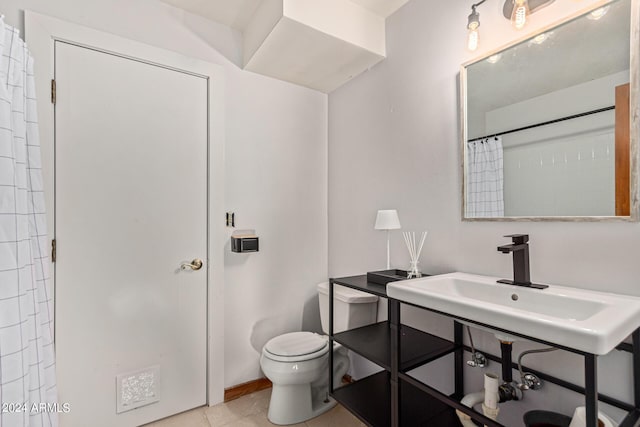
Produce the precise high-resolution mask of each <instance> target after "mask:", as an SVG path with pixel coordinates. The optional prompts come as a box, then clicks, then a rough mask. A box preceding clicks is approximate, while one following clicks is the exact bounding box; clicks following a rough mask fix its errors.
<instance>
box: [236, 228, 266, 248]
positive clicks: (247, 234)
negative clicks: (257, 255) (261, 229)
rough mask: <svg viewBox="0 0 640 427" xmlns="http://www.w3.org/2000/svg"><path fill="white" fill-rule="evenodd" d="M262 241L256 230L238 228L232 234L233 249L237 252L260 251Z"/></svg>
mask: <svg viewBox="0 0 640 427" xmlns="http://www.w3.org/2000/svg"><path fill="white" fill-rule="evenodd" d="M259 250H260V241H259V238H258V236H257V235H256V231H255V230H236V231H234V232H233V234H232V235H231V251H232V252H237V253H245V252H258V251H259Z"/></svg>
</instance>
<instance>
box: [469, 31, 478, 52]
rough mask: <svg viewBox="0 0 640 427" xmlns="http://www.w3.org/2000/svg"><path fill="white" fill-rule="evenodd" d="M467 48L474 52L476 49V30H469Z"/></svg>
mask: <svg viewBox="0 0 640 427" xmlns="http://www.w3.org/2000/svg"><path fill="white" fill-rule="evenodd" d="M467 48H468V49H469V50H470V51H472V52H473V51H474V50H476V49H477V48H478V29H477V28H475V29H469V35H468V37H467Z"/></svg>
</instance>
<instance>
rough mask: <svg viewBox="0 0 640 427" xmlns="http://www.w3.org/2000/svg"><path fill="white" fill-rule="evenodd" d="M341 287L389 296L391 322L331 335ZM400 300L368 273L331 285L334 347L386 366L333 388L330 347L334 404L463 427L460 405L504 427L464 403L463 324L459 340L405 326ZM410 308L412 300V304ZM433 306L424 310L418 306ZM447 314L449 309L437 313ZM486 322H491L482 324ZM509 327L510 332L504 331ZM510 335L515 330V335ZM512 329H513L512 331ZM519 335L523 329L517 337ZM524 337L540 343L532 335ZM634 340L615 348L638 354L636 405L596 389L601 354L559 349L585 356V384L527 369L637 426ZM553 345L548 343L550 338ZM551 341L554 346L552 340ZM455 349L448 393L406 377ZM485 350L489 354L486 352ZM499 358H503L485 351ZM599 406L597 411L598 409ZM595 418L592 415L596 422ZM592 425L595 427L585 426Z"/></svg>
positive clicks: (388, 419) (381, 418)
mask: <svg viewBox="0 0 640 427" xmlns="http://www.w3.org/2000/svg"><path fill="white" fill-rule="evenodd" d="M335 285H341V286H346V287H349V288H353V289H357V290H360V291H363V292H367V293H370V294H373V295H377V296H378V297H382V298H386V299H387V300H388V320H387V321H384V322H378V323H375V324H372V325H367V326H363V327H360V328H355V329H351V330H348V331H343V332H340V333H337V334H334V330H333V312H334V310H333V303H334V301H333V294H334V286H335ZM401 304H406V303H401V302H400V301H398V300H395V299H393V298H389V297H388V295H387V291H386V286H385V285H380V284H377V283H373V282H368V281H367V276H366V275H361V276H351V277H343V278H339V279H331V280H330V284H329V344H330V347H329V348H333V342H334V341H336V342H338V343H340V344H342V345H343V346H344V347H346V348H348V349H349V350H352V351H354V352H355V353H357V354H359V355H361V356H363V357H364V358H366V359H368V360H370V361H372V362H373V363H375V364H377V365H379V366H380V367H381V368H382V369H383V370H382V371H381V372H378V373H375V374H373V375H370V376H368V377H366V378H363V379H361V380H358V381H356V382H354V383H351V384H347V385H344V386H342V387H339V388H335V387H334V386H335V384H333V352H329V366H330V370H329V393H330V395H331V397H333V398H334V399H335V400H336V401H338V402H339V403H341V404H342V405H343V406H344V407H345V408H347V409H348V410H349V411H351V412H352V413H353V414H354V415H355V416H357V417H358V418H359V419H360V420H361V421H362V422H364V423H365V424H367V425H369V426H374V427H389V426H390V427H410V426H434V427H436V426H437V427H450V426H451V427H453V426H456V427H459V426H461V424H460V421H459V420H458V417H457V415H456V414H455V410H456V409H458V410H460V411H462V412H464V413H466V414H468V415H469V416H471V417H472V418H473V419H474V420H475V421H478V422H479V423H482V424H483V425H485V426H489V427H505V426H503V425H502V424H500V423H498V422H496V421H494V420H492V419H490V418H487V417H486V416H484V415H483V414H482V413H479V412H477V411H475V410H473V409H471V408H468V407H466V406H464V405H462V404H461V403H460V400H461V399H462V397H463V396H464V394H465V392H464V385H463V379H464V377H463V372H464V360H463V355H464V351H466V350H468V348H467V347H466V346H465V345H464V343H463V339H462V336H463V325H462V324H461V323H460V322H458V321H457V319H456V318H455V317H453V316H449V317H453V319H454V322H453V324H454V340H453V342H452V341H449V340H445V339H443V338H440V337H437V336H435V335H431V334H429V333H426V332H423V331H420V330H417V329H414V328H411V327H409V326H407V325H403V324H402V322H401V318H400V305H401ZM409 305H410V304H409ZM419 308H422V309H425V310H428V309H426V308H424V307H419ZM440 314H444V315H447V314H446V313H440ZM482 326H488V327H491V326H490V325H482ZM504 332H509V331H504ZM510 333H511V332H510ZM511 334H513V333H511ZM515 335H518V334H515ZM519 336H522V337H523V338H525V339H528V340H531V341H536V342H541V341H540V340H537V339H535V338H531V337H526V336H523V335H519ZM632 337H633V344H627V343H623V344H620V345H619V346H618V347H617V349H618V350H621V351H628V352H630V353H632V354H633V370H634V372H633V374H634V377H633V378H634V403H633V404H629V403H625V402H621V401H619V400H617V399H615V398H611V397H609V396H606V395H602V394H598V392H597V356H596V355H593V354H586V353H583V352H579V351H576V350H572V349H568V348H564V347H561V346H560V347H559V346H558V345H555V346H556V347H559V348H561V349H563V350H567V351H571V352H574V353H577V354H580V355H583V356H584V358H585V387H582V386H578V385H575V384H571V383H569V382H567V381H564V380H562V379H559V378H555V377H553V376H551V375H547V374H545V373H542V372H538V371H535V370H533V369H530V368H526V367H523V369H525V370H526V371H529V372H533V373H535V374H536V375H538V376H539V377H540V378H541V379H543V380H545V381H548V382H551V383H554V384H557V385H560V386H562V387H565V388H568V389H570V390H573V391H576V392H578V393H583V394H584V395H585V404H586V406H587V410H588V412H590V413H595V412H597V402H598V400H600V401H602V402H606V403H608V404H611V405H613V406H616V407H618V408H621V409H624V410H625V411H627V412H628V415H627V416H626V418H625V419H624V420H623V421H622V423H621V424H620V427H635V426H636V425H637V424H638V422H639V421H640V329H638V330H636V331H635V332H634V333H633V336H632ZM545 344H549V343H545ZM551 345H554V344H551ZM451 353H453V354H454V358H455V362H454V366H455V368H454V390H455V392H454V393H453V394H452V395H445V394H443V393H441V392H440V391H438V390H436V389H434V388H433V387H430V386H429V385H427V384H425V383H424V382H422V381H420V380H417V379H416V378H414V377H412V376H410V375H408V374H407V372H408V371H410V370H412V369H415V368H417V367H419V366H421V365H424V364H426V363H429V362H432V361H434V360H436V359H438V358H440V357H443V356H445V355H448V354H451ZM485 355H486V354H485ZM486 356H487V357H488V358H489V359H492V360H494V361H497V362H500V358H499V357H497V356H493V355H486ZM594 411H595V412H594ZM594 421H595V420H594ZM587 427H591V426H587Z"/></svg>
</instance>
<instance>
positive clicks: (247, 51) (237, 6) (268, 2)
mask: <svg viewBox="0 0 640 427" xmlns="http://www.w3.org/2000/svg"><path fill="white" fill-rule="evenodd" d="M161 1H163V2H164V3H167V4H170V5H173V6H176V7H178V8H180V9H183V10H185V11H188V12H190V13H193V14H195V15H199V16H202V17H203V18H206V19H209V20H211V21H215V22H219V23H221V24H223V25H226V26H228V27H231V28H234V29H236V30H238V31H240V32H241V33H242V36H243V53H242V56H243V57H244V61H243V65H242V66H243V68H244V69H245V70H249V71H253V72H255V73H259V74H263V75H267V76H270V77H274V78H277V79H280V80H284V81H288V82H292V83H296V84H299V85H302V86H306V87H309V88H311V89H315V90H319V91H322V92H325V93H329V92H331V91H333V90H334V89H336V88H338V87H340V86H341V85H342V84H344V83H346V82H347V81H349V80H350V79H352V78H353V77H354V76H357V75H359V74H360V73H362V72H364V71H366V70H367V69H369V68H371V67H372V66H374V65H375V64H377V63H378V62H380V61H382V60H384V58H385V42H384V40H385V20H386V18H387V17H388V16H389V15H391V14H392V13H394V12H395V11H397V10H398V9H399V8H401V7H402V6H404V5H405V4H406V3H408V2H409V0H331V1H328V0H305V1H301V0H161Z"/></svg>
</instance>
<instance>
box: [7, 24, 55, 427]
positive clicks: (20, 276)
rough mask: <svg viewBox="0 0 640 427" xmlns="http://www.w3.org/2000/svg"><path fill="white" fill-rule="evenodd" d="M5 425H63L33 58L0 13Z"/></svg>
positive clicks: (14, 426) (15, 31)
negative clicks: (54, 344) (58, 396)
mask: <svg viewBox="0 0 640 427" xmlns="http://www.w3.org/2000/svg"><path fill="white" fill-rule="evenodd" d="M0 52H2V56H1V57H0V402H2V408H1V411H0V427H9V426H10V427H17V426H23V427H26V426H29V427H32V426H57V425H58V418H57V411H59V410H63V409H64V408H63V407H62V405H60V406H59V405H57V404H56V401H57V396H56V382H55V362H54V360H55V359H54V351H53V350H54V349H53V323H52V322H53V305H52V301H53V300H52V292H51V289H50V281H49V272H48V266H49V256H48V247H49V245H48V240H47V230H46V215H45V206H44V193H43V191H42V190H43V185H42V173H41V170H40V167H41V165H40V145H39V140H38V125H37V117H36V99H35V87H34V78H33V59H32V58H31V56H30V55H29V51H28V50H27V47H26V45H25V43H24V42H23V41H22V40H21V39H20V34H19V31H18V30H17V29H15V28H13V27H11V26H9V25H7V24H5V23H4V18H0Z"/></svg>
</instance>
